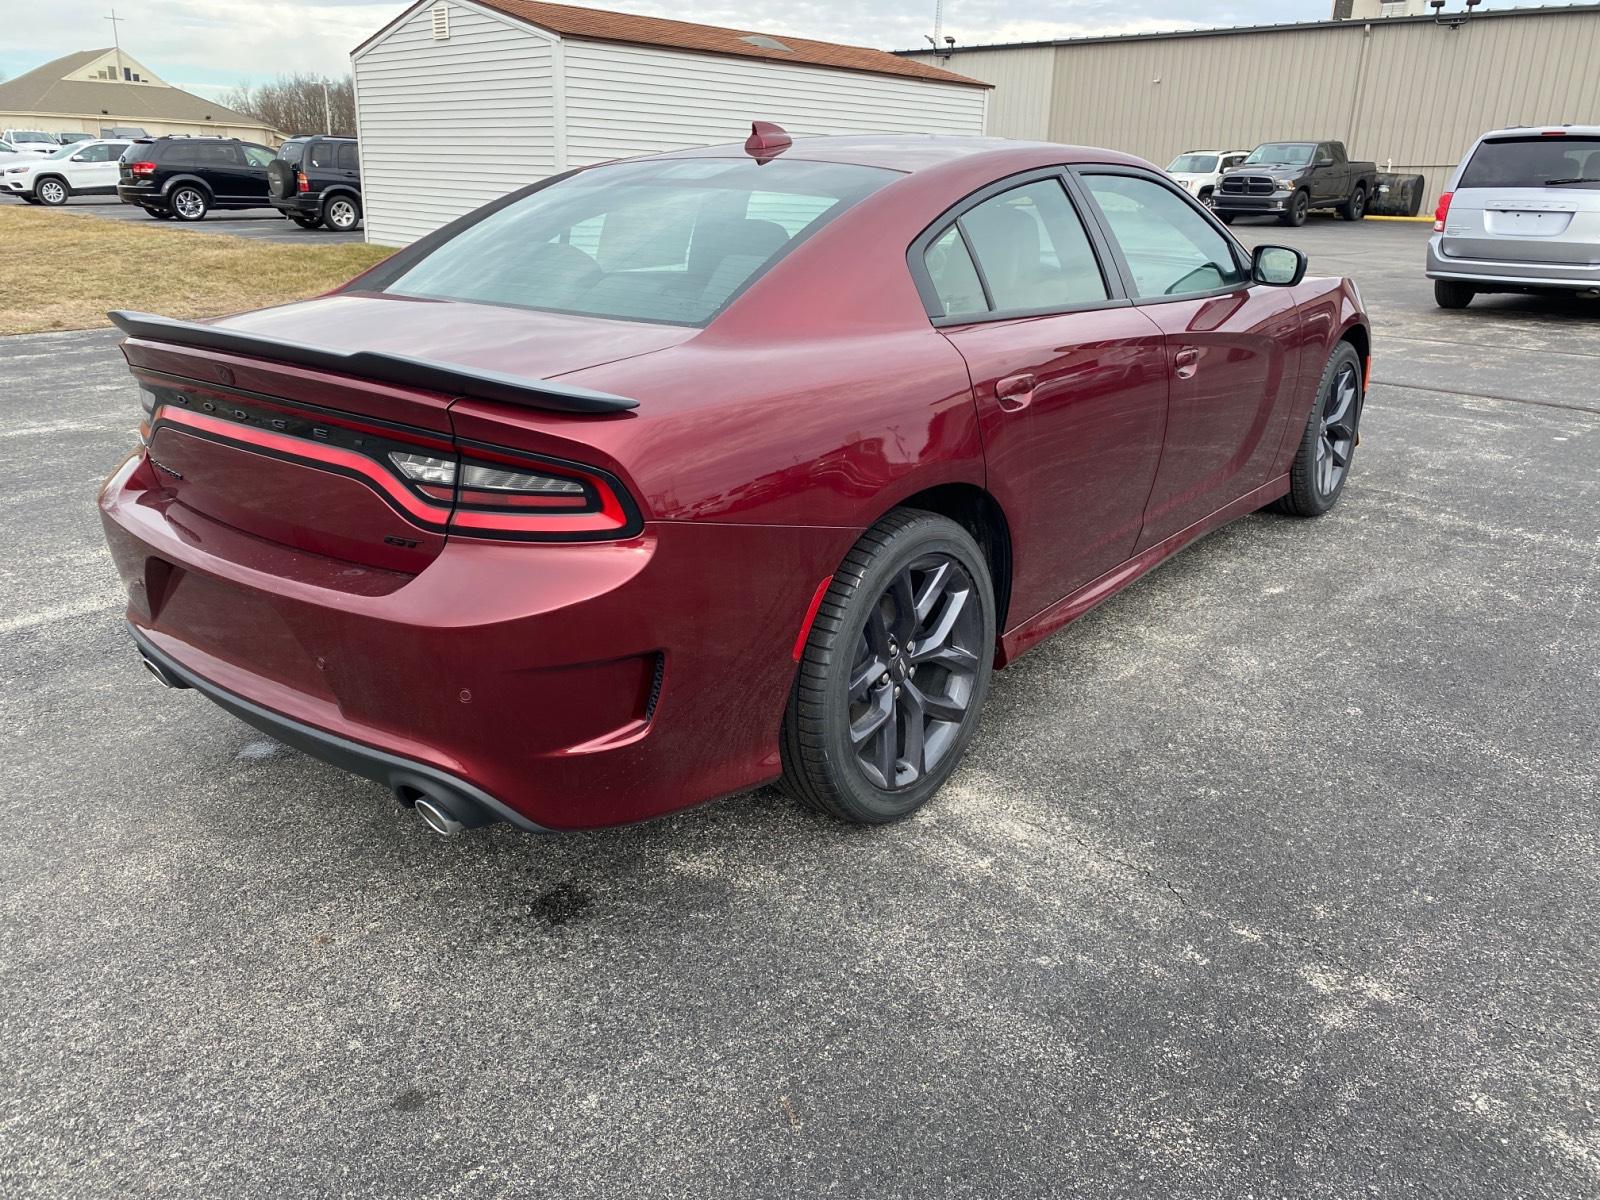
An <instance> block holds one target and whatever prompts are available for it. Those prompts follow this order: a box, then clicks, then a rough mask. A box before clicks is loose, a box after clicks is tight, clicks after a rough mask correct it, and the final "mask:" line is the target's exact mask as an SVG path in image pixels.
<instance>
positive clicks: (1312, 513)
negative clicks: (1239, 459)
mask: <svg viewBox="0 0 1600 1200" xmlns="http://www.w3.org/2000/svg"><path fill="white" fill-rule="evenodd" d="M1361 371H1362V365H1361V356H1360V355H1359V354H1357V353H1356V348H1355V347H1354V346H1352V345H1351V344H1350V343H1349V342H1340V343H1339V345H1338V346H1337V347H1336V348H1335V349H1334V352H1333V355H1332V356H1331V357H1330V358H1329V359H1328V365H1327V367H1326V368H1325V369H1324V370H1323V372H1322V383H1321V386H1320V387H1318V389H1317V400H1316V403H1315V404H1313V405H1312V406H1311V416H1310V417H1309V418H1308V419H1307V421H1306V427H1305V432H1304V433H1302V434H1301V436H1300V449H1299V450H1298V451H1297V452H1296V453H1295V456H1294V465H1293V466H1291V467H1290V468H1289V494H1288V495H1287V496H1285V497H1284V498H1283V499H1282V500H1279V501H1278V504H1277V508H1278V511H1279V512H1286V513H1289V514H1291V515H1292V516H1296V517H1320V516H1321V515H1322V514H1323V513H1325V512H1327V511H1328V510H1329V509H1330V508H1332V507H1333V506H1334V505H1335V504H1336V503H1338V500H1339V495H1340V493H1341V492H1343V491H1344V485H1345V480H1347V479H1349V478H1350V463H1351V461H1352V460H1353V459H1354V458H1355V453H1356V442H1357V441H1359V440H1360V439H1359V437H1358V433H1359V431H1360V428H1361V408H1362V405H1363V404H1364V403H1365V397H1364V396H1363V395H1362V380H1361Z"/></svg>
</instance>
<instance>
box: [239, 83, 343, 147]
mask: <svg viewBox="0 0 1600 1200" xmlns="http://www.w3.org/2000/svg"><path fill="white" fill-rule="evenodd" d="M222 103H223V104H224V105H225V106H226V107H228V108H231V109H234V110H235V111H236V112H242V113H248V114H249V115H250V116H252V117H256V118H257V119H259V120H261V121H263V122H265V123H266V124H268V125H270V126H272V128H274V129H277V130H280V131H282V132H283V133H286V134H291V135H292V134H297V133H342V134H350V135H354V133H355V131H356V97H355V87H354V85H353V84H352V83H351V80H350V77H349V76H348V75H346V76H344V77H343V78H341V79H335V78H333V77H331V76H327V75H308V74H295V75H279V76H278V77H277V78H276V79H274V80H273V81H272V82H270V83H263V84H260V85H259V86H256V85H252V84H250V83H248V82H246V83H243V84H241V85H240V86H238V87H236V88H234V89H233V90H232V91H231V92H229V93H228V94H227V95H226V96H224V97H223V100H222Z"/></svg>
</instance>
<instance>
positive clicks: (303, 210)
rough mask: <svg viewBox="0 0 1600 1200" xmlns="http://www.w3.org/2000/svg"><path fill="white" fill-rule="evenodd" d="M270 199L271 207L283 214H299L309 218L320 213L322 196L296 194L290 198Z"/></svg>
mask: <svg viewBox="0 0 1600 1200" xmlns="http://www.w3.org/2000/svg"><path fill="white" fill-rule="evenodd" d="M270 199H271V204H272V207H273V208H275V209H277V210H278V211H279V212H281V213H284V214H288V213H300V214H301V215H302V216H308V217H309V216H315V215H317V214H318V213H320V212H321V211H322V196H321V194H320V193H317V192H296V193H295V194H294V195H292V196H282V197H279V196H273V197H271V198H270Z"/></svg>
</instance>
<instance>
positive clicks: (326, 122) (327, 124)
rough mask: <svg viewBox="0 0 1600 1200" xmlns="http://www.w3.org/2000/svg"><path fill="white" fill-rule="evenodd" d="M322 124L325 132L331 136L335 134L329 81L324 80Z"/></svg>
mask: <svg viewBox="0 0 1600 1200" xmlns="http://www.w3.org/2000/svg"><path fill="white" fill-rule="evenodd" d="M322 124H323V127H324V128H323V132H324V133H326V134H328V135H329V136H330V137H331V136H332V134H333V105H331V104H329V103H328V81H327V80H326V79H324V80H323V81H322Z"/></svg>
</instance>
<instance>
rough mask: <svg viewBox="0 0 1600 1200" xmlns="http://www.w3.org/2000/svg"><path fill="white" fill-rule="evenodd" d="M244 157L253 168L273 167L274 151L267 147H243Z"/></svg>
mask: <svg viewBox="0 0 1600 1200" xmlns="http://www.w3.org/2000/svg"><path fill="white" fill-rule="evenodd" d="M241 149H242V150H243V151H244V156H245V159H246V161H247V162H249V164H250V165H251V166H252V167H267V166H271V165H272V151H271V150H268V149H267V148H266V147H265V146H243V147H241Z"/></svg>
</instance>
